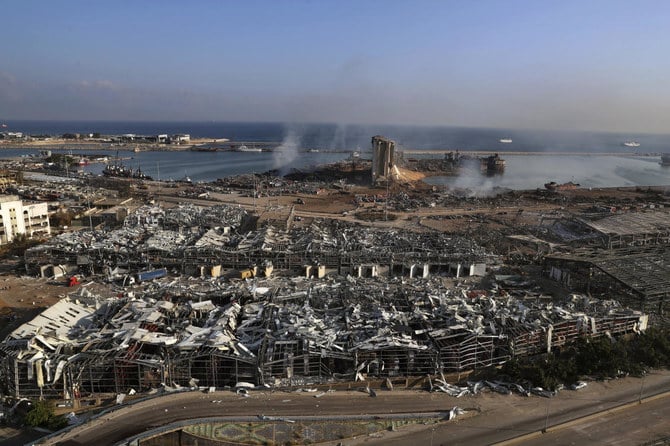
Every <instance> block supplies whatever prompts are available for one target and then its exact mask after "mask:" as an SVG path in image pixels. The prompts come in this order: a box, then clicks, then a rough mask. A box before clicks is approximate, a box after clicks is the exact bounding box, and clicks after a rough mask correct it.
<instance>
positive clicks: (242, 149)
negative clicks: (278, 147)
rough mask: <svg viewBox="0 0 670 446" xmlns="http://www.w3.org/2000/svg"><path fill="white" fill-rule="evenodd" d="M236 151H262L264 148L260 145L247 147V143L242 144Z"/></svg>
mask: <svg viewBox="0 0 670 446" xmlns="http://www.w3.org/2000/svg"><path fill="white" fill-rule="evenodd" d="M235 151H236V152H262V151H263V149H261V148H260V147H247V146H245V145H241V146H239V147H238V148H236V149H235Z"/></svg>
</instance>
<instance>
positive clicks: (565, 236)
mask: <svg viewBox="0 0 670 446" xmlns="http://www.w3.org/2000/svg"><path fill="white" fill-rule="evenodd" d="M669 217H670V214H668V212H666V211H665V210H653V211H646V212H624V213H616V214H612V215H607V216H605V217H600V218H595V219H592V220H588V219H585V218H579V219H574V218H573V219H570V220H569V221H562V222H559V223H557V224H554V225H552V226H551V229H552V231H553V232H554V234H559V235H560V237H561V241H565V242H572V243H573V244H574V245H575V246H576V248H575V249H572V250H570V252H566V253H553V254H548V255H546V256H544V260H543V263H544V271H545V274H546V275H548V276H549V277H551V278H552V279H554V280H556V281H557V282H559V283H561V284H562V285H563V286H564V287H566V288H569V289H573V290H576V291H579V292H583V293H587V294H589V295H593V296H598V297H607V296H617V300H619V302H621V303H622V304H623V305H626V306H628V307H630V308H635V309H638V310H640V311H644V312H645V313H649V315H650V316H651V317H652V321H653V323H654V324H655V325H662V324H667V322H668V320H667V315H668V312H669V311H670V306H669V302H668V299H669V298H670V251H669V250H668V249H667V247H668V244H670V225H669V224H668V221H669Z"/></svg>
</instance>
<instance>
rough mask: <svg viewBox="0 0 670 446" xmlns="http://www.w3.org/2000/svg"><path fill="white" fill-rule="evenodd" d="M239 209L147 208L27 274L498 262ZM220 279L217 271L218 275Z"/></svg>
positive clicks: (407, 237)
mask: <svg viewBox="0 0 670 446" xmlns="http://www.w3.org/2000/svg"><path fill="white" fill-rule="evenodd" d="M248 226H249V216H248V215H247V213H246V211H244V210H243V209H242V208H238V207H231V206H213V207H209V208H199V207H195V206H179V207H177V208H173V209H163V208H160V207H143V208H140V209H139V210H138V211H137V212H136V213H134V214H132V215H130V216H128V217H127V218H126V220H125V224H124V226H123V227H122V228H120V229H117V230H113V231H94V232H81V233H64V234H61V235H59V236H57V237H54V238H53V239H52V240H50V241H49V242H47V243H45V244H42V245H39V246H36V247H33V248H30V249H28V250H27V251H26V253H25V264H26V269H27V272H28V273H29V274H33V275H42V276H43V277H53V276H54V275H55V274H54V270H59V271H68V272H76V271H78V270H81V271H83V272H85V273H86V274H103V275H104V274H108V275H113V274H116V273H117V272H118V271H119V270H123V271H130V272H135V271H142V270H147V269H152V268H169V269H170V270H171V271H174V272H175V273H178V274H185V275H191V276H192V275H204V274H206V273H207V272H209V275H212V272H213V271H220V270H221V269H233V270H242V269H247V268H250V267H253V266H257V267H261V266H262V265H267V264H270V263H271V264H272V265H273V268H274V269H277V270H283V271H290V272H299V271H307V272H306V274H309V271H311V270H312V269H313V267H317V268H314V269H315V270H316V271H317V272H318V271H319V268H318V267H321V269H320V271H324V270H326V269H327V270H329V271H331V272H333V271H334V272H337V273H339V274H342V275H347V274H353V275H355V276H359V277H376V276H410V277H414V276H420V277H428V276H429V275H430V274H447V273H451V274H453V275H455V276H456V277H460V276H462V275H483V274H484V273H485V270H486V266H487V264H490V263H492V262H495V261H496V259H495V257H494V256H493V255H491V254H490V253H487V252H486V251H485V250H484V249H483V248H481V247H480V246H478V245H477V244H476V243H475V242H473V241H472V240H469V239H466V238H464V237H456V236H447V235H445V234H443V233H438V232H423V233H413V232H407V231H400V230H380V229H374V228H369V227H361V226H358V225H354V224H349V223H345V222H329V223H326V222H320V223H317V222H315V223H313V224H312V225H310V226H308V227H306V228H291V229H279V228H277V227H275V226H272V225H266V226H263V227H261V228H259V229H253V230H246V228H245V227H248ZM214 274H216V273H214Z"/></svg>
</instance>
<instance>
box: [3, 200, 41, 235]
mask: <svg viewBox="0 0 670 446" xmlns="http://www.w3.org/2000/svg"><path fill="white" fill-rule="evenodd" d="M18 234H26V235H27V236H28V237H34V236H40V235H49V234H51V227H50V226H49V209H48V206H47V203H32V204H24V203H23V202H22V201H21V200H20V199H19V197H17V196H16V195H4V196H0V244H5V243H9V242H11V241H12V240H14V238H15V237H16V236H17V235H18Z"/></svg>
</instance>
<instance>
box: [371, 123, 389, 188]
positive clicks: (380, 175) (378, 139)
mask: <svg viewBox="0 0 670 446" xmlns="http://www.w3.org/2000/svg"><path fill="white" fill-rule="evenodd" d="M394 163H395V141H392V140H390V139H387V138H384V137H383V136H380V135H377V136H373V137H372V183H373V184H379V183H385V182H386V181H388V180H389V179H390V175H391V170H392V169H393V165H394Z"/></svg>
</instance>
